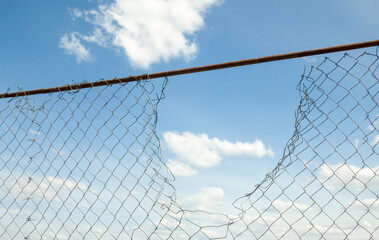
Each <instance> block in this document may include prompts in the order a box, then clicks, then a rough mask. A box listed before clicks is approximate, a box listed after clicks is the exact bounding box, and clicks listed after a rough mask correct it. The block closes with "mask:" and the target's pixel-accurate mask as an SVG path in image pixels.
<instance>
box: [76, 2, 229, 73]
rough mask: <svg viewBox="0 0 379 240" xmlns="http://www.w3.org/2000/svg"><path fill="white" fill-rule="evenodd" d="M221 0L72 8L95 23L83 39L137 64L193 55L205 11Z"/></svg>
mask: <svg viewBox="0 0 379 240" xmlns="http://www.w3.org/2000/svg"><path fill="white" fill-rule="evenodd" d="M222 1H223V0H115V1H114V2H112V3H109V4H102V5H99V6H98V9H97V10H90V11H82V10H79V9H74V10H73V11H72V16H73V18H83V19H84V20H85V21H87V22H89V23H90V24H92V25H93V26H94V27H95V30H94V32H93V34H91V35H90V36H85V37H83V40H85V41H90V42H94V43H98V44H99V45H100V46H106V45H108V44H105V42H104V39H108V42H109V45H111V46H114V47H116V49H120V50H121V51H122V52H123V53H124V54H125V55H126V56H127V57H128V58H129V60H130V63H131V64H132V65H133V66H135V67H139V68H148V67H149V66H150V65H151V64H152V63H156V62H160V61H161V60H163V61H165V62H167V61H169V60H170V59H172V58H184V59H187V60H189V59H191V58H193V57H194V56H195V55H196V53H197V51H198V46H197V44H196V42H195V40H194V39H193V36H194V34H195V32H196V31H198V30H199V29H201V28H202V27H203V26H204V14H205V13H206V11H207V10H208V9H209V8H211V7H212V6H215V5H217V4H220V3H221V2H222Z"/></svg>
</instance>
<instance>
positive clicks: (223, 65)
mask: <svg viewBox="0 0 379 240" xmlns="http://www.w3.org/2000/svg"><path fill="white" fill-rule="evenodd" d="M374 46H379V40H373V41H367V42H360V43H352V44H347V45H340V46H334V47H327V48H319V49H313V50H306V51H301V52H293V53H285V54H279V55H272V56H267V57H259V58H252V59H245V60H240V61H233V62H225V63H218V64H212V65H205V66H200V67H193V68H184V69H179V70H172V71H166V72H158V73H152V74H144V75H136V76H130V77H124V78H115V79H110V80H102V81H97V82H90V83H80V84H72V85H65V86H60V87H53V88H44V89H36V90H30V91H21V92H13V93H3V94H0V98H11V97H20V96H29V95H36V94H42V93H54V92H63V91H70V90H78V89H83V88H91V87H98V86H105V85H112V84H118V83H127V82H134V81H140V80H146V79H154V78H162V77H170V76H176V75H183V74H189V73H198V72H205V71H212V70H218V69H224V68H232V67H239V66H245V65H253V64H258V63H266V62H274V61H280V60H286V59H293V58H299V57H308V56H314V55H320V54H326V53H334V52H341V51H349V50H354V49H359V48H367V47H374Z"/></svg>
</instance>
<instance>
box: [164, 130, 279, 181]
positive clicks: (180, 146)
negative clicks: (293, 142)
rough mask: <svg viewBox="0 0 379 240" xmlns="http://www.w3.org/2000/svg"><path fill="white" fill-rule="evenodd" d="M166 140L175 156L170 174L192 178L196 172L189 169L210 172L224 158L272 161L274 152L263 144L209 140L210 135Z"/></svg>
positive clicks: (167, 136) (167, 134)
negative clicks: (266, 158) (249, 158)
mask: <svg viewBox="0 0 379 240" xmlns="http://www.w3.org/2000/svg"><path fill="white" fill-rule="evenodd" d="M163 138H164V140H165V143H166V145H167V147H168V149H169V150H170V151H171V152H173V153H175V154H176V156H177V157H176V160H170V161H169V162H168V166H169V167H170V169H171V171H172V172H173V173H174V174H175V173H176V174H177V175H181V176H192V175H195V174H196V172H195V171H194V170H192V169H191V167H190V166H196V167H202V168H209V167H214V166H216V165H218V164H220V163H221V161H222V160H223V157H224V156H250V157H256V158H262V157H264V156H269V157H272V156H274V152H273V151H272V150H271V149H270V148H268V147H266V146H265V145H264V144H263V142H262V141H261V140H255V141H254V142H251V143H249V142H235V143H232V142H229V141H227V140H220V139H218V138H209V137H208V135H207V134H204V133H203V134H199V135H196V134H193V133H190V132H184V133H183V134H180V133H176V132H165V133H164V134H163Z"/></svg>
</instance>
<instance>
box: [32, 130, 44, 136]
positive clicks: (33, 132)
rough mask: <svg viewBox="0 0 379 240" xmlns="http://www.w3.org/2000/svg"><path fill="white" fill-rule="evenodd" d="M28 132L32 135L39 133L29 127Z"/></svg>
mask: <svg viewBox="0 0 379 240" xmlns="http://www.w3.org/2000/svg"><path fill="white" fill-rule="evenodd" d="M29 132H30V133H31V134H33V135H37V136H39V135H41V133H40V132H37V131H34V130H33V129H29Z"/></svg>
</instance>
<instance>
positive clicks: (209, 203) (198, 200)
mask: <svg viewBox="0 0 379 240" xmlns="http://www.w3.org/2000/svg"><path fill="white" fill-rule="evenodd" d="M224 200H225V197H224V190H223V189H222V188H217V187H202V188H201V189H200V192H198V193H197V194H195V195H191V196H189V197H187V198H186V199H184V200H183V202H182V206H184V207H185V208H187V209H191V210H193V209H196V210H204V211H212V210H214V208H215V207H216V206H218V205H222V204H223V203H224Z"/></svg>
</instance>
